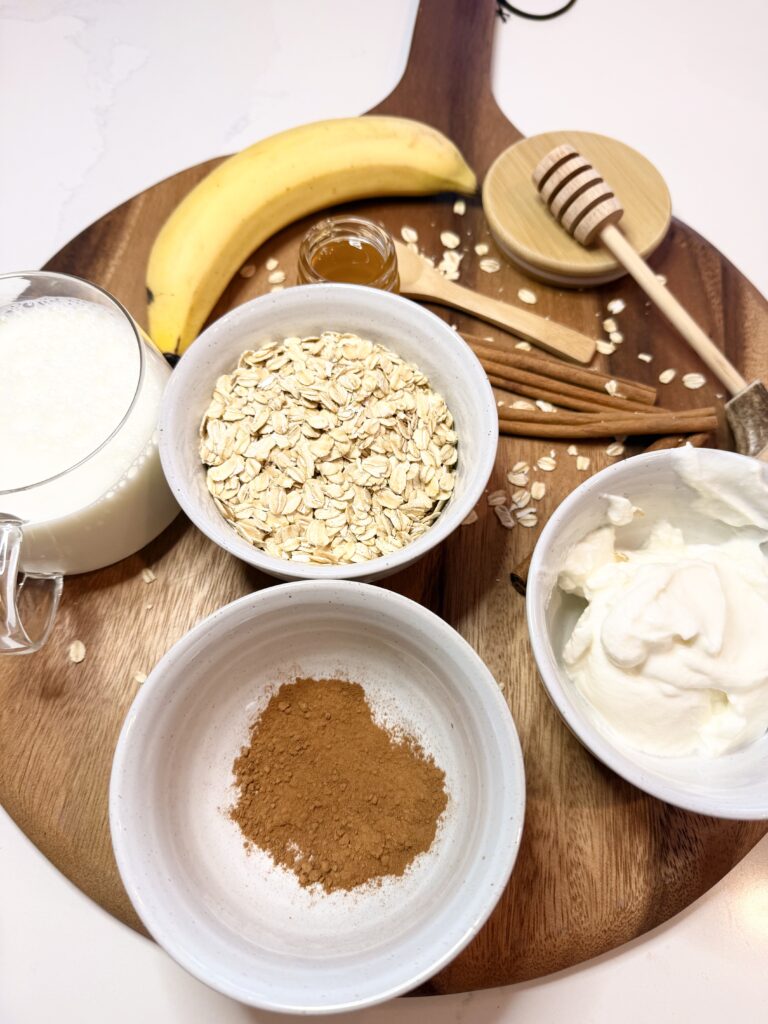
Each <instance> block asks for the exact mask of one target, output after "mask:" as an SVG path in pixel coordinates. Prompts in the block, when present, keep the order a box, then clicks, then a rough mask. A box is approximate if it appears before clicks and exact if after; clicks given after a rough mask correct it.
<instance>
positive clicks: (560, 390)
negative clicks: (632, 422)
mask: <svg viewBox="0 0 768 1024" xmlns="http://www.w3.org/2000/svg"><path fill="white" fill-rule="evenodd" d="M480 363H481V365H482V367H483V369H484V370H485V372H486V373H487V374H488V379H489V380H490V382H491V384H494V385H496V386H497V387H502V388H503V387H506V388H507V390H510V391H516V392H517V393H518V394H521V395H527V396H529V397H533V398H543V399H544V400H545V401H547V402H552V403H553V404H555V405H564V406H566V407H567V408H569V409H582V410H585V411H588V410H589V409H596V408H597V409H599V408H605V409H622V410H624V411H625V412H647V411H648V409H649V408H650V406H649V405H648V404H647V403H645V404H644V403H642V402H633V401H630V400H629V399H626V398H623V397H620V396H618V395H609V394H608V393H607V392H606V391H603V392H602V393H601V392H599V391H592V390H590V389H589V388H582V387H579V386H578V385H576V384H568V383H566V382H565V381H557V380H552V379H551V378H549V377H542V376H540V375H539V374H537V373H529V371H528V370H517V369H515V368H514V367H511V366H505V365H504V364H503V363H496V362H492V361H491V360H489V359H485V358H482V359H480Z"/></svg>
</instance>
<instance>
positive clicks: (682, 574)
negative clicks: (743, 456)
mask: <svg viewBox="0 0 768 1024" xmlns="http://www.w3.org/2000/svg"><path fill="white" fill-rule="evenodd" d="M698 467H699V463H698V460H697V459H696V458H686V468H685V475H684V479H685V480H686V482H687V483H688V484H689V486H692V487H694V488H695V490H696V491H697V494H698V495H699V498H698V499H697V501H698V502H699V511H701V512H702V514H705V513H708V514H709V515H710V516H711V518H714V519H718V520H719V521H720V522H721V523H722V522H725V523H728V524H730V525H739V526H747V527H749V528H748V529H742V530H732V531H731V536H730V538H729V539H725V540H723V541H722V542H720V543H689V542H688V541H686V538H685V537H684V535H683V533H682V532H681V530H679V529H677V528H676V527H675V526H673V525H671V524H670V523H668V522H665V521H663V520H662V521H659V522H657V523H656V524H655V525H654V527H653V528H652V530H651V533H650V536H649V537H648V539H647V541H646V543H645V544H644V545H643V546H642V547H640V548H625V547H622V546H621V545H619V546H617V531H616V525H618V526H621V525H628V524H629V523H630V522H631V521H632V518H633V515H634V514H635V512H637V511H639V510H636V509H635V508H634V506H632V504H631V502H629V501H628V499H626V498H623V497H619V496H612V495H604V496H603V497H604V498H606V499H607V510H606V512H607V518H608V519H609V520H610V521H611V525H607V526H603V527H600V528H599V529H597V530H594V531H593V532H592V533H590V534H588V535H587V536H586V537H585V538H584V539H583V540H582V541H581V542H580V543H578V544H576V545H575V546H574V547H573V548H572V549H571V551H570V552H569V553H568V556H567V558H566V560H565V564H564V565H563V567H562V571H561V573H560V576H559V580H558V582H559V586H560V587H561V589H563V590H564V591H566V592H568V593H573V594H576V595H578V596H581V597H583V598H585V599H586V600H587V602H588V604H587V607H586V609H585V610H584V611H583V613H582V615H581V617H580V618H579V620H578V622H577V624H576V626H575V628H574V630H573V633H572V634H571V636H570V638H569V640H568V642H567V644H566V646H565V648H564V651H563V660H564V662H565V665H566V669H567V671H568V674H569V676H570V678H571V679H572V680H573V682H574V683H575V685H576V687H577V689H578V690H579V691H580V692H581V694H582V695H583V696H584V697H585V698H586V699H587V700H588V701H589V702H590V703H591V704H592V705H593V706H594V707H595V709H596V710H597V711H598V712H599V714H600V715H601V716H602V718H603V720H604V722H605V723H606V724H607V725H608V726H609V728H610V729H612V730H614V731H615V732H616V733H617V734H618V735H619V736H620V737H621V738H622V739H623V740H624V741H625V742H627V743H628V744H630V745H631V746H633V747H636V748H637V749H640V750H642V751H644V752H646V753H649V754H657V755H664V756H684V755H688V754H708V755H719V754H724V753H728V752H730V751H733V750H736V749H738V748H740V747H743V746H745V745H746V744H748V743H751V742H753V741H754V740H756V739H758V738H759V737H760V736H762V735H763V734H764V733H765V732H766V730H768V642H766V629H768V558H766V555H765V554H764V553H763V551H762V549H761V546H760V545H761V543H762V542H764V541H765V540H766V536H765V533H764V532H763V531H762V530H759V529H755V528H754V527H755V525H759V524H760V523H761V522H762V521H766V522H768V488H766V485H765V483H763V481H762V477H761V475H760V473H759V467H758V472H757V473H756V474H755V475H754V476H752V474H751V473H747V474H745V475H743V476H742V475H740V476H739V477H738V478H737V479H734V480H730V479H719V480H717V481H715V480H711V479H704V478H703V477H702V476H701V474H700V473H699V470H698ZM697 474H698V475H697ZM681 475H683V474H681ZM746 477H748V479H746ZM613 524H616V525H613Z"/></svg>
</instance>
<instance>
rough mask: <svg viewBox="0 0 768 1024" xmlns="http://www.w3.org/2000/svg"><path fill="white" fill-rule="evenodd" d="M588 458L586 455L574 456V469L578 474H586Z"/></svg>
mask: <svg viewBox="0 0 768 1024" xmlns="http://www.w3.org/2000/svg"><path fill="white" fill-rule="evenodd" d="M590 461H591V460H590V458H589V456H588V455H577V456H576V469H578V470H579V471H580V472H586V470H588V469H589V463H590Z"/></svg>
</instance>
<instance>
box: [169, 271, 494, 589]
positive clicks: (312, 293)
mask: <svg viewBox="0 0 768 1024" xmlns="http://www.w3.org/2000/svg"><path fill="white" fill-rule="evenodd" d="M323 330H339V331H352V332H355V333H358V334H361V335H363V336H365V337H367V338H370V339H371V340H373V341H376V342H380V343H381V344H383V345H386V346H387V347H388V348H391V349H392V350H393V351H394V352H397V354H398V355H400V356H402V357H403V358H404V359H407V360H409V361H410V362H414V363H416V364H417V365H418V366H419V368H420V369H421V370H423V371H424V373H426V375H427V376H428V378H429V380H430V383H431V385H432V387H433V388H434V389H435V390H436V391H438V392H439V393H440V394H441V395H442V396H443V398H444V399H445V401H446V403H447V404H448V408H449V409H450V410H451V412H452V413H453V417H454V420H455V429H456V433H457V435H458V445H459V448H458V451H459V459H458V463H457V474H456V487H455V491H454V494H453V496H452V497H451V499H450V501H449V502H448V504H447V505H446V507H445V508H444V509H443V511H442V512H441V514H440V516H439V518H438V519H437V521H436V522H435V525H434V526H433V527H432V528H431V529H430V530H428V531H427V533H425V534H424V536H422V537H419V538H418V539H417V540H415V541H414V542H413V543H412V544H410V545H408V547H406V548H403V549H402V550H401V551H397V552H394V553H393V554H391V555H386V556H384V557H382V558H376V559H372V560H371V561H370V562H360V563H356V564H352V565H338V566H336V565H307V564H303V563H297V562H291V561H289V560H287V559H282V558H272V557H271V556H270V555H267V554H266V553H265V552H263V551H260V550H258V549H257V548H254V547H253V546H252V545H250V544H248V543H247V541H245V540H243V539H242V538H241V537H240V536H239V535H238V534H237V533H236V532H235V531H234V530H233V529H232V527H231V526H230V525H229V524H228V523H227V522H226V521H225V520H224V519H223V518H222V516H221V515H220V513H219V512H218V510H217V509H216V506H215V505H214V504H213V501H212V500H211V497H210V495H209V493H208V491H207V489H206V485H205V469H204V467H203V465H202V464H201V462H200V459H199V457H198V429H199V426H200V420H201V418H202V415H203V413H204V412H205V410H206V408H207V407H208V404H209V402H210V397H211V392H212V390H213V385H214V383H215V382H216V378H217V377H219V376H220V375H221V374H223V373H229V372H231V371H232V370H233V369H234V367H235V366H236V365H237V360H238V359H239V357H240V355H241V354H242V353H243V352H244V351H245V350H246V349H248V348H258V347H259V346H260V345H262V344H264V343H265V342H267V341H271V340H275V339H282V338H285V337H288V336H290V335H297V334H298V335H312V334H319V333H320V332H321V331H323ZM159 430H160V457H161V459H162V464H163V469H164V471H165V475H166V477H167V479H168V483H169V484H170V486H171V490H172V492H173V494H174V496H175V498H176V500H177V501H178V503H179V504H180V505H181V507H182V509H183V510H184V511H185V512H186V513H187V515H188V516H189V518H190V519H191V520H192V522H193V523H194V524H195V525H196V526H197V527H198V528H199V529H200V530H202V532H203V533H204V534H205V535H206V536H207V537H210V539H211V540H212V541H215V543H216V544H219V545H221V547H223V548H225V549H226V550H227V551H229V552H230V553H231V554H233V555H237V557H238V558H241V559H242V560H243V561H244V562H249V563H250V564H251V565H254V566H256V568H257V569H261V570H262V572H266V573H269V574H270V575H272V576H278V577H279V578H280V579H287V580H290V579H368V580H373V579H379V578H381V577H382V576H388V575H389V574H390V573H393V572H396V571H398V570H400V569H404V568H405V567H406V566H407V565H410V564H411V563H412V562H414V561H415V560H416V559H417V558H420V557H421V555H423V554H424V553H425V552H427V551H429V550H431V549H432V548H433V547H435V546H436V545H437V544H439V543H440V542H441V541H443V540H445V538H446V537H447V536H448V535H449V534H450V533H452V532H453V531H454V530H455V529H456V527H457V526H459V524H460V523H461V521H462V520H463V519H465V518H466V516H467V515H468V514H469V512H470V511H471V509H472V508H473V507H474V505H475V504H476V503H477V501H478V500H479V498H480V496H481V494H482V493H483V489H484V487H485V485H486V484H487V483H488V478H489V476H490V475H491V470H492V468H493V463H494V459H495V458H496V447H497V444H498V432H499V428H498V416H497V411H496V403H495V401H494V398H493V391H492V390H491V386H490V384H489V383H488V378H487V377H486V375H485V372H484V371H483V368H482V367H481V366H480V363H479V362H478V360H477V359H476V357H475V355H474V353H473V352H472V350H471V349H470V348H469V346H468V345H467V344H466V343H465V342H464V341H462V339H461V338H460V337H458V335H457V334H456V332H455V331H452V330H451V329H450V327H448V325H447V324H445V323H444V322H443V321H442V320H440V319H439V318H438V317H436V316H435V315H434V314H433V313H430V312H429V311H428V310H426V309H424V308H422V307H421V306H419V305H417V304H416V303H415V302H411V301H410V300H408V299H403V298H401V297H400V296H399V295H392V294H391V293H390V292H383V291H379V290H377V289H375V288H362V287H359V286H357V285H347V284H313V285H306V286H304V287H300V288H288V289H286V290H285V291H282V292H274V293H271V294H269V295H263V296H262V297H261V298H258V299H254V300H253V301H252V302H246V303H245V304H244V305H242V306H238V307H237V309H234V310H232V312H231V313H227V314H226V316H223V317H222V318H221V319H220V320H217V321H216V322H215V323H214V324H212V326H210V327H209V328H208V329H207V330H205V331H203V333H202V334H201V335H200V337H199V338H198V339H197V340H196V341H195V342H194V344H193V345H192V346H191V348H190V349H189V350H188V351H187V352H186V353H185V355H184V358H183V359H182V360H181V361H180V362H179V364H178V366H177V367H176V369H175V370H174V372H173V375H172V377H171V381H170V383H169V384H168V387H167V388H166V391H165V395H164V397H163V404H162V409H161V413H160V427H159Z"/></svg>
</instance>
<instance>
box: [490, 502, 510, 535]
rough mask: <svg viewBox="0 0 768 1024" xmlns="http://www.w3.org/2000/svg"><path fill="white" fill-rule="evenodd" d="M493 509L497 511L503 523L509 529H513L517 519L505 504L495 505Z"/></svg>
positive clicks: (497, 515) (497, 516)
mask: <svg viewBox="0 0 768 1024" xmlns="http://www.w3.org/2000/svg"><path fill="white" fill-rule="evenodd" d="M493 511H494V512H495V513H496V518H497V519H498V520H499V522H500V523H501V525H502V526H503V527H505V528H506V529H507V530H511V529H512V527H513V526H514V525H515V520H514V519H513V518H512V513H511V512H510V511H509V509H508V508H505V507H504V505H495V506H494V509H493Z"/></svg>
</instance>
